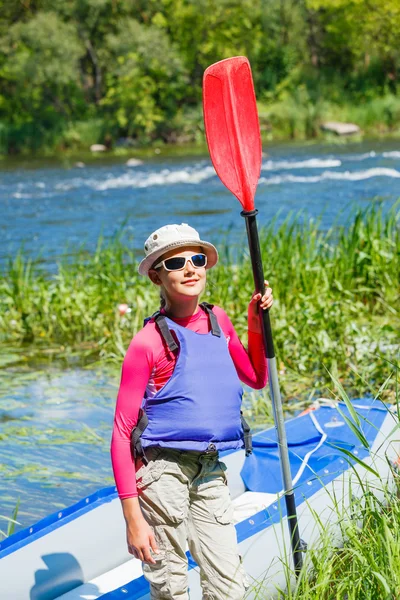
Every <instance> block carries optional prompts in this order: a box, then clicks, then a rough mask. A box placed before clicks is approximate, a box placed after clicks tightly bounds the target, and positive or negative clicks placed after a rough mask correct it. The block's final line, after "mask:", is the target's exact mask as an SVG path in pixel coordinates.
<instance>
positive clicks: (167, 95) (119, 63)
mask: <svg viewBox="0 0 400 600" xmlns="http://www.w3.org/2000/svg"><path fill="white" fill-rule="evenodd" d="M399 30H400V6H399V3H398V2H397V0H351V1H349V0H335V2H332V1H331V0H300V1H299V0H268V1H264V0H255V1H254V0H219V1H218V2H213V1H212V0H199V1H196V2H192V1H191V0H150V1H148V2H141V1H140V0H134V1H133V2H128V1H127V0H56V1H55V0H52V1H51V2H50V1H49V0H38V1H35V2H17V1H15V0H13V1H9V2H2V11H1V16H0V153H3V154H18V153H26V154H29V153H33V152H41V153H49V154H51V153H54V152H55V151H67V150H79V149H88V147H89V146H90V145H91V144H93V143H102V144H104V145H105V146H106V147H107V148H115V147H119V148H121V147H128V148H130V147H131V148H133V149H135V148H141V147H144V146H146V145H149V144H152V143H153V144H154V143H155V144H157V145H162V144H165V143H175V142H179V143H183V142H199V141H204V135H203V134H204V132H203V124H202V113H201V83H202V75H203V72H204V69H205V68H206V67H207V66H208V65H209V64H211V63H213V62H215V61H217V60H220V59H222V58H226V57H228V56H234V55H239V54H244V55H246V56H248V58H249V59H250V62H251V64H252V68H253V73H254V80H255V86H256V92H257V97H258V100H259V102H260V113H261V127H262V132H263V135H264V138H265V139H283V138H292V139H293V138H313V137H316V136H319V135H321V133H320V129H319V127H320V124H321V123H322V121H324V120H345V121H348V120H350V121H355V122H356V123H357V124H358V125H359V126H360V127H361V128H362V129H363V131H364V132H366V133H369V134H382V133H385V134H387V133H390V134H396V133H397V134H398V132H399V126H400V99H399V95H398V89H399V83H398V72H399V66H400V52H399V49H398V31H399Z"/></svg>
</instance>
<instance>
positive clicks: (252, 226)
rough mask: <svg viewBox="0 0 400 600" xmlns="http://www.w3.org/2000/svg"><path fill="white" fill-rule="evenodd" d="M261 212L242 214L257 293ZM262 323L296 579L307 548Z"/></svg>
mask: <svg viewBox="0 0 400 600" xmlns="http://www.w3.org/2000/svg"><path fill="white" fill-rule="evenodd" d="M257 213H258V210H257V209H254V210H251V211H245V210H243V211H242V212H241V213H240V214H241V215H242V217H244V218H245V219H246V229H247V239H248V242H249V249H250V258H251V265H252V268H253V277H254V284H255V288H256V292H261V294H264V292H265V284H264V270H263V265H262V258H261V250H260V240H259V237H258V229H257V219H256V216H257ZM260 320H261V323H262V332H263V338H264V348H265V356H266V358H267V362H268V374H269V387H270V393H271V400H272V408H273V411H274V420H275V427H276V430H277V435H278V447H279V454H280V459H281V460H280V463H281V469H282V479H283V485H284V492H285V502H286V512H287V516H288V523H289V531H290V539H291V545H292V552H293V563H294V570H295V573H296V575H298V574H299V572H300V570H301V567H302V565H303V556H302V551H303V549H304V544H303V543H302V541H301V540H300V533H299V527H298V521H297V513H296V503H295V497H294V492H293V483H292V474H291V471H290V462H289V451H288V445H287V439H286V429H285V421H284V416H283V409H282V401H281V395H280V390H279V382H278V370H277V366H276V358H275V352H274V343H273V339H272V330H271V321H270V318H269V311H268V310H262V309H260Z"/></svg>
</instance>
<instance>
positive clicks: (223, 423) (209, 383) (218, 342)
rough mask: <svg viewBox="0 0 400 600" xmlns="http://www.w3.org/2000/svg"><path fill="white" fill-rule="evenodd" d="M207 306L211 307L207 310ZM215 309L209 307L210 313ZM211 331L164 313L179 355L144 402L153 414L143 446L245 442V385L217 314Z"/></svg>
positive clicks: (220, 446)
mask: <svg viewBox="0 0 400 600" xmlns="http://www.w3.org/2000/svg"><path fill="white" fill-rule="evenodd" d="M207 312H208V311H207ZM209 314H210V313H209ZM212 317H213V318H214V324H213V319H211V315H210V319H211V323H212V325H213V327H212V331H210V332H209V333H207V334H200V333H196V332H194V331H192V330H190V329H186V328H185V327H182V326H181V325H178V324H177V323H175V322H174V321H172V320H171V319H169V318H168V317H166V316H164V317H163V319H165V322H166V324H167V325H168V329H170V330H172V331H174V332H175V335H176V337H177V339H178V342H179V348H180V351H179V355H178V358H177V361H176V364H175V370H174V372H173V374H172V376H171V378H170V379H169V380H168V381H167V383H166V384H165V385H164V386H163V387H162V388H161V389H160V390H159V391H158V392H157V393H156V394H155V395H154V396H153V397H152V398H150V397H149V398H144V400H143V404H142V408H143V410H144V411H145V413H146V416H147V418H148V424H147V427H146V429H145V430H144V431H143V433H142V435H141V443H142V446H143V448H144V449H145V448H147V447H148V446H161V447H163V448H174V449H177V450H197V451H201V452H204V451H206V450H210V451H214V450H228V449H236V448H242V447H243V437H244V436H243V427H242V423H241V414H240V407H241V403H242V395H243V388H242V385H241V383H240V380H239V377H238V375H237V373H236V369H235V365H234V364H233V361H232V358H231V356H230V354H229V349H228V345H227V342H226V338H225V336H224V335H223V334H222V335H221V334H219V335H218V333H216V332H215V324H217V327H218V329H219V326H218V323H217V320H216V317H215V315H214V314H213V315H212Z"/></svg>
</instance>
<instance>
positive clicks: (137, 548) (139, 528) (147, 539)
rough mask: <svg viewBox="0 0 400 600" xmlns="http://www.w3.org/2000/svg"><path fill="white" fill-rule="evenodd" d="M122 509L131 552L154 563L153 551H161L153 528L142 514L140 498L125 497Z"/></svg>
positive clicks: (136, 556) (157, 552)
mask: <svg viewBox="0 0 400 600" xmlns="http://www.w3.org/2000/svg"><path fill="white" fill-rule="evenodd" d="M122 510H123V513H124V517H125V523H126V543H127V546H128V552H129V554H132V555H133V556H134V557H135V558H138V559H139V560H141V561H143V562H147V563H151V564H153V565H154V564H155V562H156V561H155V560H154V558H153V557H152V555H151V552H153V553H154V554H159V552H160V551H159V549H158V546H157V543H156V540H155V537H154V533H153V530H152V528H151V527H150V525H149V524H148V523H147V521H146V519H145V518H144V516H143V514H142V511H141V509H140V505H139V501H138V498H137V497H132V498H124V499H123V500H122Z"/></svg>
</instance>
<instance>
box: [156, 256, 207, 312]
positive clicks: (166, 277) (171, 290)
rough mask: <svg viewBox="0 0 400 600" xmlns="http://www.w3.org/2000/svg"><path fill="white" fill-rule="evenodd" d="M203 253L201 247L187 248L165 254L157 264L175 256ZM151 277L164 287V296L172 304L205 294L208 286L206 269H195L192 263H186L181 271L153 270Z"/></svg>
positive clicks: (162, 268)
mask: <svg viewBox="0 0 400 600" xmlns="http://www.w3.org/2000/svg"><path fill="white" fill-rule="evenodd" d="M198 253H203V249H202V248H201V246H186V247H184V248H178V249H177V250H170V251H169V252H166V253H165V254H163V255H162V256H161V257H160V258H159V260H158V261H157V262H161V261H162V260H165V259H166V258H172V257H174V256H184V257H189V258H190V257H191V256H193V254H198ZM149 277H150V279H151V281H152V282H153V283H155V284H156V285H161V286H162V287H163V291H164V294H165V296H166V298H167V299H168V300H170V301H171V302H177V301H184V300H185V299H186V298H194V297H196V296H200V294H202V293H203V291H204V288H205V285H206V279H207V274H206V269H205V267H200V268H198V269H197V268H195V267H194V266H193V265H192V263H191V261H190V260H188V261H187V262H186V265H185V267H184V268H183V269H182V270H181V271H167V270H166V269H165V268H164V266H162V267H160V268H159V269H156V270H155V269H151V270H150V271H149Z"/></svg>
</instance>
